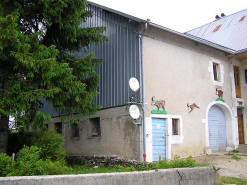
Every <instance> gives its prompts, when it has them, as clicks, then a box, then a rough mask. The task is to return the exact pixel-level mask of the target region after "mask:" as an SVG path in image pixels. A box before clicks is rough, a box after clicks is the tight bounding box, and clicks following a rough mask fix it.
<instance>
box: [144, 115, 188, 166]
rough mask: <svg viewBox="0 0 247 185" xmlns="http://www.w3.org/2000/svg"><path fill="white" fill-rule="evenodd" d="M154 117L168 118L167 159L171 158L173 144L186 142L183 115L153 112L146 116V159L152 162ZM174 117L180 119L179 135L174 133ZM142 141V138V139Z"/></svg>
mask: <svg viewBox="0 0 247 185" xmlns="http://www.w3.org/2000/svg"><path fill="white" fill-rule="evenodd" d="M152 118H161V119H165V120H166V129H167V131H166V160H171V147H172V144H182V143H183V142H184V136H183V119H182V116H181V115H168V114H151V115H150V117H146V150H147V151H146V155H147V156H146V160H147V162H152V158H153V154H152V151H153V147H152ZM172 119H178V120H179V127H178V129H179V130H178V133H179V135H175V136H173V135H172ZM140 141H141V142H142V139H141V140H140Z"/></svg>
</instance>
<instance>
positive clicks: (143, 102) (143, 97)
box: [140, 22, 148, 162]
mask: <svg viewBox="0 0 247 185" xmlns="http://www.w3.org/2000/svg"><path fill="white" fill-rule="evenodd" d="M147 26H148V22H146V23H145V27H144V30H143V32H142V34H141V35H140V36H141V71H142V73H141V74H142V76H141V78H142V88H141V89H142V117H143V161H144V162H146V157H147V154H146V117H145V116H146V114H145V79H144V77H145V75H144V51H143V36H144V34H145V32H146V30H147Z"/></svg>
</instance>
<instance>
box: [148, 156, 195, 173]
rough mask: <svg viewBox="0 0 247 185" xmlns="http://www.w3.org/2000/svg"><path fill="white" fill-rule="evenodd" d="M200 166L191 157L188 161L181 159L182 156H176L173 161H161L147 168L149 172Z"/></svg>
mask: <svg viewBox="0 0 247 185" xmlns="http://www.w3.org/2000/svg"><path fill="white" fill-rule="evenodd" d="M195 166H198V164H196V160H195V159H193V158H192V156H189V157H188V158H186V159H181V158H180V156H178V155H175V156H174V158H173V160H171V161H165V160H161V161H159V162H153V163H150V164H149V168H147V167H145V168H146V169H147V170H149V169H168V168H188V167H195Z"/></svg>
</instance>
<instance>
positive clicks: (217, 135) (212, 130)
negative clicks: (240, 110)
mask: <svg viewBox="0 0 247 185" xmlns="http://www.w3.org/2000/svg"><path fill="white" fill-rule="evenodd" d="M208 127H209V147H210V148H211V150H213V151H219V150H225V149H226V118H225V114H224V112H223V111H222V110H221V108H219V107H218V106H216V105H214V106H212V107H211V108H210V110H209V113H208Z"/></svg>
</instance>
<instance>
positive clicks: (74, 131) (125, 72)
mask: <svg viewBox="0 0 247 185" xmlns="http://www.w3.org/2000/svg"><path fill="white" fill-rule="evenodd" d="M88 3H89V8H90V9H91V10H92V11H93V16H92V18H90V19H89V20H87V22H85V23H83V24H82V26H83V27H87V26H93V27H95V26H106V27H107V31H106V33H105V34H106V36H107V37H108V38H109V41H108V42H106V43H102V44H100V45H99V46H91V50H92V51H94V52H95V53H96V58H103V59H104V62H103V63H102V64H101V65H100V66H99V67H98V68H97V73H98V74H99V75H100V86H99V88H98V89H97V91H98V92H99V93H100V95H99V96H98V97H97V98H96V99H95V103H97V104H99V105H101V106H103V109H102V110H100V111H98V113H97V114H95V115H93V116H79V115H78V116H77V115H76V116H77V118H78V120H79V124H78V125H75V124H70V123H68V122H64V123H62V122H61V120H60V118H59V114H58V113H56V112H54V111H53V109H52V107H49V106H48V105H47V106H44V109H43V110H44V112H47V113H50V114H51V115H52V117H53V121H52V123H50V124H49V127H50V128H53V127H55V128H56V129H57V131H58V132H60V133H62V134H64V135H65V137H66V142H65V147H66V148H67V151H68V153H69V154H70V155H118V156H120V157H123V158H128V159H136V160H147V161H157V160H159V159H160V158H165V159H167V160H169V159H171V158H173V156H175V155H179V156H182V157H187V156H189V155H192V156H196V155H200V154H203V153H212V152H214V151H219V150H225V151H230V150H234V149H236V148H237V147H238V145H239V144H244V143H245V141H247V138H246V135H247V134H245V132H246V122H247V105H246V102H247V52H246V51H247V50H246V48H247V47H246V45H245V44H246V43H247V42H244V40H243V39H246V36H247V35H246V34H247V32H246V31H240V30H241V29H243V30H244V29H246V26H245V25H246V23H247V19H245V16H246V15H247V11H246V10H245V11H241V12H238V13H236V14H233V15H230V16H225V17H222V18H220V19H218V20H215V21H214V22H212V23H209V24H208V25H204V26H202V27H200V28H197V29H194V30H192V31H189V32H186V33H179V32H176V31H173V30H171V29H168V28H165V27H162V26H160V25H157V24H155V23H152V22H150V21H147V20H142V19H139V18H136V17H133V16H131V15H127V14H124V13H122V12H118V11H116V10H112V9H110V8H107V7H103V6H101V5H98V4H95V3H92V2H88ZM238 18H239V20H238V22H237V19H238ZM229 20H232V21H229ZM233 20H234V21H235V20H236V22H235V23H237V24H235V23H233V22H234V21H233ZM230 23H233V24H232V25H231V24H230ZM240 33H241V34H240ZM223 36H225V37H226V38H223ZM240 36H241V37H242V39H241V38H239V37H240ZM213 38H214V39H213ZM228 39H229V40H228ZM240 41H243V42H240ZM76 55H78V56H80V55H82V53H80V52H79V53H77V54H76ZM131 77H135V78H136V79H137V80H138V81H139V82H140V89H139V90H137V91H136V92H132V90H131V89H130V87H129V80H130V78H131ZM222 91H223V97H221V96H220V98H219V97H218V95H220V94H221V93H222ZM132 95H133V98H132V99H131V100H130V98H131V96H132ZM153 97H154V98H153ZM156 100H164V101H165V111H163V110H162V107H160V111H157V107H156V106H155V105H153V104H154V103H155V101H156ZM216 100H217V101H216ZM131 101H132V102H131ZM133 102H136V103H133ZM158 103H159V102H156V104H158ZM133 104H134V105H136V106H137V107H138V108H139V110H140V117H139V119H137V120H134V119H133V118H132V117H131V116H130V113H129V108H130V106H131V105H133ZM193 104H195V105H193ZM198 107H199V108H198Z"/></svg>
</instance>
